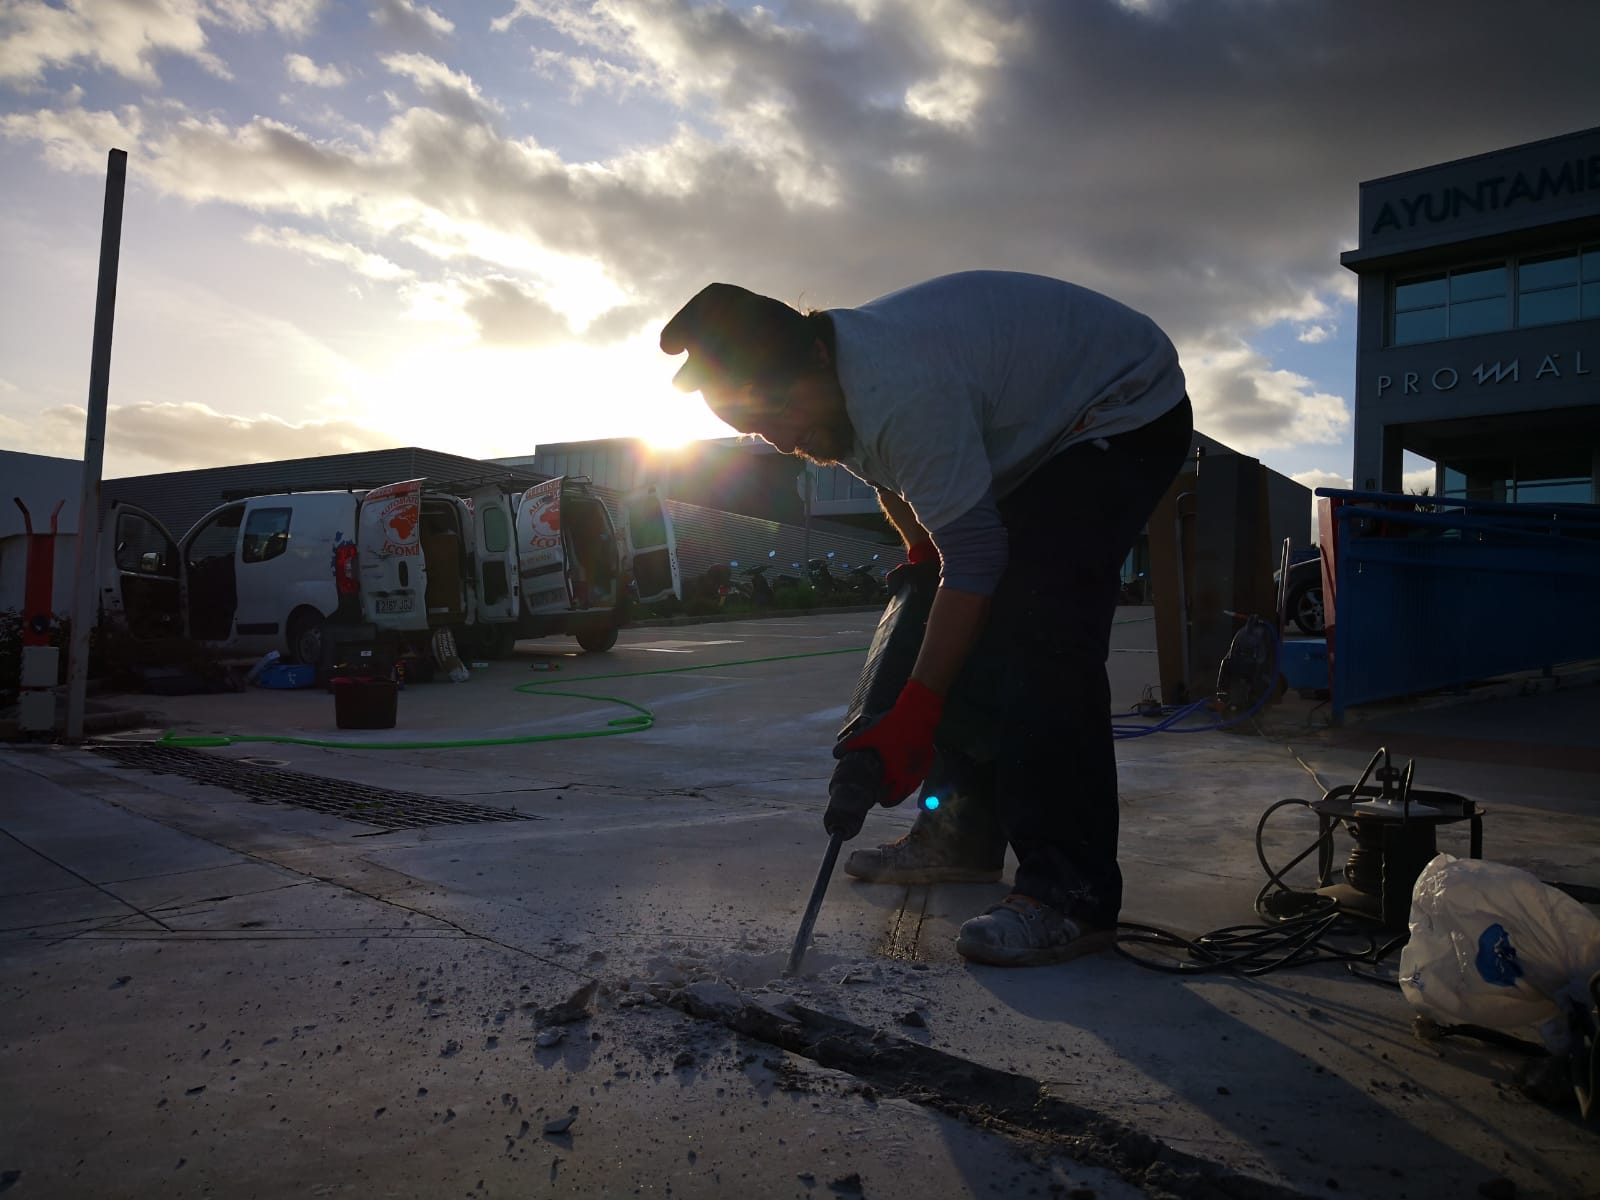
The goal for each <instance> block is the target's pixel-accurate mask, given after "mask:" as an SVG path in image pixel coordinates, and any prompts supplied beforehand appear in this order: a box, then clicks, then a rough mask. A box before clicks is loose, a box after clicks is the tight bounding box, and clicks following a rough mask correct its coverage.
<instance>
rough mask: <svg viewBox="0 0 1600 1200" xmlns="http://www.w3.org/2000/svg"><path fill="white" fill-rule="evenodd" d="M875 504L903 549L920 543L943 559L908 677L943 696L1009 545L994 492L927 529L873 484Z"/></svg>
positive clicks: (977, 628) (984, 611)
mask: <svg viewBox="0 0 1600 1200" xmlns="http://www.w3.org/2000/svg"><path fill="white" fill-rule="evenodd" d="M877 493H878V505H879V507H881V508H882V509H883V514H884V516H886V517H888V518H889V523H890V524H891V525H893V526H894V527H895V529H896V530H897V531H898V532H899V534H900V537H901V540H903V541H904V542H905V544H906V549H907V550H914V549H915V548H916V547H917V546H919V545H920V544H922V543H927V545H928V546H929V547H930V548H931V549H934V551H935V552H936V553H938V554H939V556H940V558H941V559H942V560H943V561H944V567H945V571H944V577H943V578H942V579H941V580H940V587H939V592H938V594H937V595H936V596H935V597H934V599H933V610H932V611H931V612H930V613H929V614H928V628H927V632H926V633H924V634H923V637H922V651H921V653H919V654H918V655H917V665H916V667H915V669H913V670H912V672H911V678H913V679H915V680H916V681H917V682H918V683H920V684H922V685H923V686H924V687H926V688H928V689H930V690H931V691H933V692H935V693H936V694H938V695H939V696H943V695H944V694H945V693H946V692H948V691H949V690H950V685H951V684H952V683H954V682H955V678H956V675H957V673H959V672H960V670H961V664H962V663H964V662H966V660H967V655H968V654H969V653H971V651H972V646H973V643H974V642H976V641H977V640H978V634H979V633H981V632H982V630H983V624H984V622H985V621H986V620H987V619H988V616H989V596H990V594H991V593H993V591H994V587H995V584H996V583H998V582H999V578H1000V573H1001V572H1002V571H1004V570H1005V566H1006V558H1007V553H1008V550H1009V547H1008V545H1007V541H1006V529H1005V525H1004V524H1003V523H1002V522H1001V520H1000V511H999V509H998V508H997V507H996V506H995V502H994V497H993V495H992V494H990V493H987V492H986V493H985V494H984V496H983V498H982V499H981V500H979V501H978V503H977V504H975V505H973V507H972V508H971V509H969V510H968V511H967V512H965V513H963V514H962V515H961V516H960V517H958V518H957V519H956V520H955V521H953V522H951V523H950V524H949V525H947V526H945V527H943V528H942V529H940V531H939V533H938V536H937V537H936V536H935V535H933V534H930V533H929V532H928V531H927V529H925V528H924V527H923V525H922V523H921V522H920V521H918V520H917V514H916V513H915V512H914V511H912V508H911V505H910V504H908V503H906V501H905V500H903V499H902V498H901V497H899V496H897V495H895V494H894V493H893V492H891V491H887V490H885V489H884V488H878V489H877Z"/></svg>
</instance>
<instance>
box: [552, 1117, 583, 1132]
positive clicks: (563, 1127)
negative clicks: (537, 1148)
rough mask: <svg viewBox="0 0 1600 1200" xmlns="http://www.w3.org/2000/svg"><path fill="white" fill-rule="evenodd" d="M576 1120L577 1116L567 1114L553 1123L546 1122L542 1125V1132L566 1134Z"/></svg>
mask: <svg viewBox="0 0 1600 1200" xmlns="http://www.w3.org/2000/svg"><path fill="white" fill-rule="evenodd" d="M577 1119H578V1117H577V1114H575V1113H568V1114H567V1115H566V1116H564V1117H557V1118H556V1119H555V1120H553V1121H546V1122H545V1123H544V1131H545V1132H546V1133H566V1132H567V1131H568V1130H569V1129H571V1128H572V1123H573V1122H574V1121H576V1120H577Z"/></svg>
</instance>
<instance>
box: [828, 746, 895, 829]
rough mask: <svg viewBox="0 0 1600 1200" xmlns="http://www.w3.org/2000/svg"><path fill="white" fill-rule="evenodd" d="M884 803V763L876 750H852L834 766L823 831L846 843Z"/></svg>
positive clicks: (829, 783) (829, 782) (829, 781)
mask: <svg viewBox="0 0 1600 1200" xmlns="http://www.w3.org/2000/svg"><path fill="white" fill-rule="evenodd" d="M881 803H883V763H882V761H881V760H880V759H879V758H878V752H877V751H876V750H852V751H850V752H849V753H848V754H845V755H844V756H843V757H842V758H840V759H839V761H838V762H837V763H835V764H834V768H833V777H832V778H831V779H829V780H828V807H827V809H826V811H825V812H824V813H823V814H822V827H823V828H824V829H826V830H827V831H828V833H829V835H830V836H834V837H842V838H844V839H845V840H846V841H848V840H849V839H850V838H853V837H855V836H856V834H858V833H860V832H861V826H862V825H864V824H865V823H866V820H867V813H869V812H871V811H872V808H873V806H874V805H877V804H881Z"/></svg>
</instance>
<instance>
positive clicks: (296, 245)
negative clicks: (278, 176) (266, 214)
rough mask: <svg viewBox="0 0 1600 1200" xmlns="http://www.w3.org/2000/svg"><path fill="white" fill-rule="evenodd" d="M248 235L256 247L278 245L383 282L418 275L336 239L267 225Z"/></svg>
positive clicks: (407, 278)
mask: <svg viewBox="0 0 1600 1200" xmlns="http://www.w3.org/2000/svg"><path fill="white" fill-rule="evenodd" d="M248 236H249V240H250V241H252V242H254V243H255V244H257V245H260V246H279V247H282V248H283V249H285V250H293V251H295V252H296V253H299V254H303V255H305V256H306V257H307V258H314V259H318V260H320V261H322V262H330V263H337V264H339V265H340V266H344V267H348V268H350V270H352V271H354V272H355V273H356V274H358V275H364V276H366V277H367V278H368V279H374V280H377V281H379V282H382V283H390V282H399V281H404V280H409V279H414V278H415V277H416V273H415V272H413V271H410V270H407V269H406V268H405V267H402V266H400V265H399V264H398V263H395V262H392V261H390V260H389V259H387V258H385V257H383V255H381V254H374V253H373V252H372V251H370V250H363V249H361V247H359V246H353V245H351V244H350V243H349V242H340V241H336V240H334V239H333V238H325V237H318V236H316V235H315V234H309V233H302V232H301V231H299V230H297V229H288V228H278V229H268V228H266V227H265V226H261V225H258V226H256V227H255V228H254V229H252V230H251V231H250V233H249V235H248Z"/></svg>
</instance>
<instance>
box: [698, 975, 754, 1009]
mask: <svg viewBox="0 0 1600 1200" xmlns="http://www.w3.org/2000/svg"><path fill="white" fill-rule="evenodd" d="M683 993H684V995H685V996H686V997H687V998H688V999H689V1001H690V1003H691V1004H692V1005H694V1007H695V1008H696V1009H697V1010H703V1011H705V1012H707V1013H732V1012H735V1011H737V1010H738V1009H739V1008H740V1007H741V1006H742V1005H743V1004H744V997H742V996H741V995H739V993H738V991H737V990H736V989H735V988H733V987H730V986H729V985H728V984H726V983H723V982H722V981H721V980H718V979H702V980H700V981H699V982H698V983H691V984H690V985H689V986H688V987H686V988H684V989H683Z"/></svg>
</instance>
